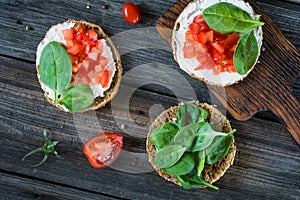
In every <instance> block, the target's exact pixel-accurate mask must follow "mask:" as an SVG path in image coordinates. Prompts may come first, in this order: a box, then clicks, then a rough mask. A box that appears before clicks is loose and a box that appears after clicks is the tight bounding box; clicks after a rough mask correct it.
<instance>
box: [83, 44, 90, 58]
mask: <svg viewBox="0 0 300 200" xmlns="http://www.w3.org/2000/svg"><path fill="white" fill-rule="evenodd" d="M90 52H91V46H90V45H88V44H87V45H85V48H84V53H85V54H86V55H88V54H89V53H90Z"/></svg>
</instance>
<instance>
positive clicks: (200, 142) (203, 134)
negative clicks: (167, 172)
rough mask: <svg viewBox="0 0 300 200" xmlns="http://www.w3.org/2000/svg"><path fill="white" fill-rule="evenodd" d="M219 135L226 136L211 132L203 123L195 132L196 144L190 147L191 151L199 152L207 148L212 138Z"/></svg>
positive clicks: (208, 126)
mask: <svg viewBox="0 0 300 200" xmlns="http://www.w3.org/2000/svg"><path fill="white" fill-rule="evenodd" d="M219 135H223V136H226V135H227V134H226V133H222V132H217V131H215V130H213V129H212V127H211V126H210V124H209V123H208V122H205V123H204V124H203V126H202V127H201V128H200V129H199V130H198V132H197V139H196V143H195V144H194V146H193V147H192V151H193V152H195V151H201V150H203V149H205V148H207V147H208V146H209V145H210V144H211V143H212V142H213V140H214V138H215V137H216V136H219Z"/></svg>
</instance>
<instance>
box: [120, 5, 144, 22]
mask: <svg viewBox="0 0 300 200" xmlns="http://www.w3.org/2000/svg"><path fill="white" fill-rule="evenodd" d="M122 14H123V17H124V19H125V20H126V21H127V22H128V23H129V24H136V23H138V22H139V21H141V12H140V9H139V7H138V6H137V5H135V4H134V3H132V2H127V3H125V4H124V6H123V8H122Z"/></svg>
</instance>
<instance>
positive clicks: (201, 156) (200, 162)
mask: <svg viewBox="0 0 300 200" xmlns="http://www.w3.org/2000/svg"><path fill="white" fill-rule="evenodd" d="M195 159H196V161H197V166H196V167H197V176H200V175H201V173H202V171H203V169H204V164H205V151H204V150H202V151H198V152H197V153H195Z"/></svg>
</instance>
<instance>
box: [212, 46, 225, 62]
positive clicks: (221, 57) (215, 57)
mask: <svg viewBox="0 0 300 200" xmlns="http://www.w3.org/2000/svg"><path fill="white" fill-rule="evenodd" d="M210 56H211V58H212V59H213V61H214V63H215V64H219V63H220V62H221V61H223V60H224V59H225V55H224V54H223V53H220V52H218V51H217V50H216V49H213V50H212V51H211V52H210Z"/></svg>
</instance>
